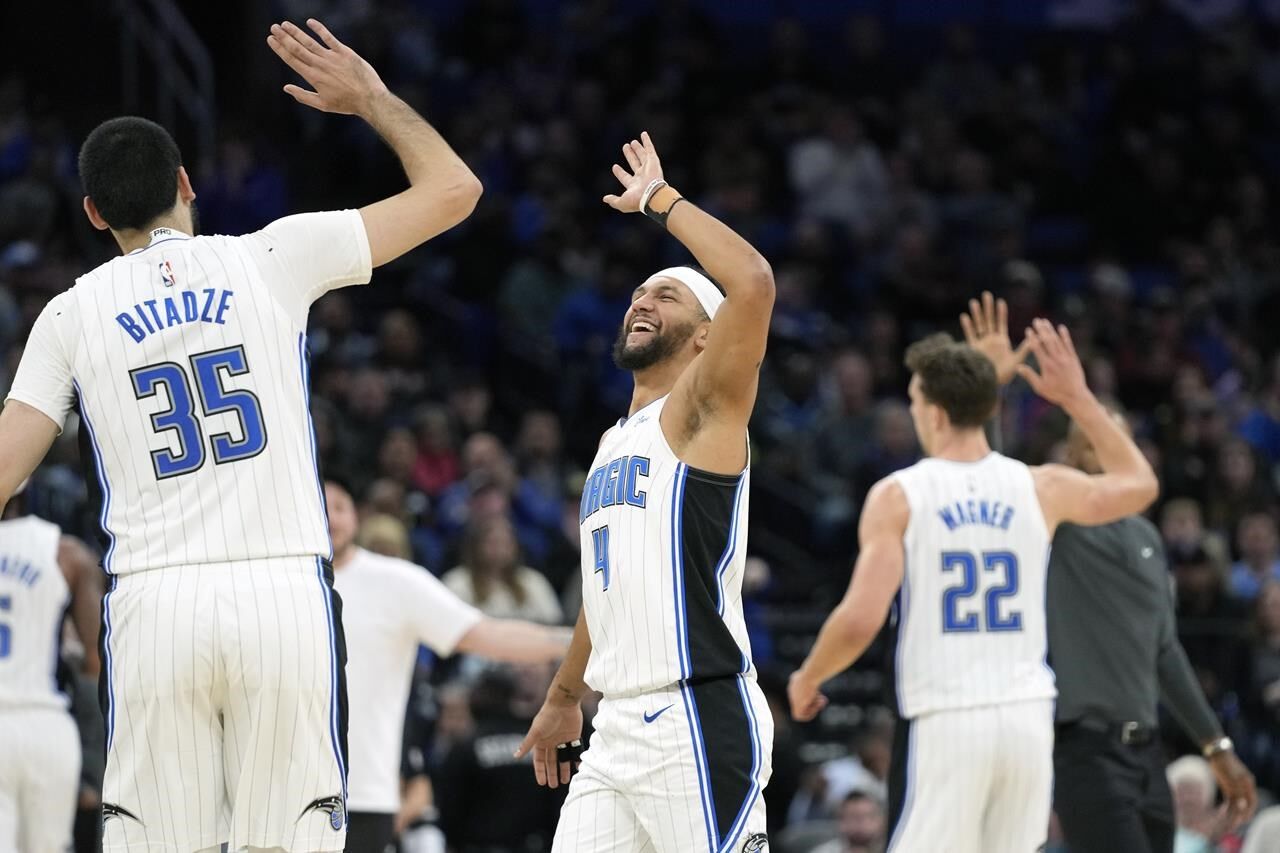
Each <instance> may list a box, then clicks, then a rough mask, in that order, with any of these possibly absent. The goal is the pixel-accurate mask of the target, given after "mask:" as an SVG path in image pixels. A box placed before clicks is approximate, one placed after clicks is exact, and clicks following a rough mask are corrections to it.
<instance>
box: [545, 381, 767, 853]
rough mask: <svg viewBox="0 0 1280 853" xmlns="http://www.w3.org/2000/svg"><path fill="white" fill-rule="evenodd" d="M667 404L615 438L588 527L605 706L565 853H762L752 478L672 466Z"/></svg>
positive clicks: (600, 472) (586, 588) (596, 470)
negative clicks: (752, 622) (749, 578)
mask: <svg viewBox="0 0 1280 853" xmlns="http://www.w3.org/2000/svg"><path fill="white" fill-rule="evenodd" d="M665 402H666V398H665V397H664V398H661V399H659V400H656V401H654V402H653V403H651V404H649V405H648V406H646V407H645V408H643V409H641V410H640V411H638V412H636V413H635V414H634V415H633V416H631V417H630V418H626V419H624V420H622V421H620V422H619V423H618V426H616V427H614V428H613V429H611V430H609V431H608V432H607V433H605V436H604V438H603V439H602V440H601V442H600V448H599V450H598V451H597V453H596V458H595V461H594V462H593V463H592V472H591V475H590V476H589V477H588V478H587V482H586V485H585V487H584V489H583V495H582V503H581V507H580V513H579V522H580V534H581V540H582V583H583V594H582V597H583V608H584V610H585V613H586V620H587V626H588V629H589V631H590V635H591V657H590V659H589V661H588V664H587V670H586V681H587V684H588V685H589V686H590V687H592V688H593V689H595V690H598V691H600V692H601V693H603V694H604V699H603V701H602V702H601V704H600V711H599V713H598V715H597V716H596V719H595V732H594V735H593V737H592V740H591V743H590V747H589V749H588V750H587V751H586V753H585V754H584V756H583V761H582V768H581V770H580V772H579V773H578V774H577V775H576V776H575V777H574V779H573V782H572V784H571V785H570V789H569V796H568V799H567V800H566V802H565V806H564V811H563V812H562V815H561V819H560V823H559V826H558V828H557V832H556V840H555V845H554V848H553V849H554V850H555V851H564V853H568V851H582V850H591V851H617V852H618V853H621V851H642V850H643V851H673V853H674V851H680V853H688V851H721V850H733V851H738V850H742V849H747V850H762V849H765V848H764V845H765V843H766V841H765V836H764V832H765V812H764V800H763V799H762V797H761V792H762V790H763V788H764V785H765V784H766V783H767V782H768V779H769V774H770V771H771V766H772V764H771V755H770V749H771V746H772V743H773V727H772V718H771V717H770V714H769V710H768V707H767V705H766V703H765V700H764V696H763V694H762V693H761V692H760V689H759V687H758V686H757V684H756V680H755V669H754V667H753V666H752V664H751V649H750V646H749V644H748V640H747V629H746V622H745V620H744V618H743V612H742V573H743V567H744V565H745V562H746V554H747V539H746V533H747V504H748V499H749V494H750V471H749V469H748V470H744V471H743V472H742V474H741V475H739V476H737V477H726V476H721V475H716V474H710V473H707V472H702V471H698V470H696V469H692V468H690V467H689V466H688V465H686V464H684V463H683V462H681V461H680V460H679V459H678V458H677V457H676V455H675V453H674V452H672V450H671V447H670V446H669V445H668V444H667V441H666V438H665V436H664V435H663V433H662V427H661V425H660V417H661V414H662V408H663V406H664V404H665Z"/></svg>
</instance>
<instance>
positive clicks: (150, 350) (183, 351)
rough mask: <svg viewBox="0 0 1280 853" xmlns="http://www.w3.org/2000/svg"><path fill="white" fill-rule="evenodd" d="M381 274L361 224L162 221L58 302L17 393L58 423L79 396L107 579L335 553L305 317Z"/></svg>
mask: <svg viewBox="0 0 1280 853" xmlns="http://www.w3.org/2000/svg"><path fill="white" fill-rule="evenodd" d="M370 274H371V265H370V256H369V244H368V238H367V236H366V234H365V230H364V224H363V221H362V220H361V218H360V214H359V213H358V212H356V211H353V210H345V211H334V212H326V213H310V214H301V215H298V216H290V217H286V218H284V219H281V220H278V221H276V222H273V223H272V224H271V225H268V226H267V227H266V228H264V229H263V230H262V231H258V232H256V233H253V234H247V235H245V236H242V237H222V236H212V237H194V238H193V237H187V236H186V235H183V234H178V233H176V232H173V231H170V230H169V229H165V228H160V229H156V231H154V232H152V241H151V244H150V245H149V246H147V247H146V248H143V249H139V250H137V251H134V252H132V253H130V254H128V255H125V256H123V257H118V258H115V259H113V260H111V261H108V262H107V263H105V264H103V265H102V266H100V267H98V268H97V269H95V270H93V271H92V272H90V273H88V274H86V275H84V276H82V277H81V278H80V279H79V280H77V282H76V284H75V286H74V287H72V288H71V289H70V290H68V291H66V292H65V293H62V294H60V295H58V296H56V297H54V298H53V299H52V300H51V301H50V302H49V304H48V305H47V306H46V307H45V309H44V311H43V313H42V314H41V315H40V317H39V319H38V320H37V321H36V324H35V327H34V328H33V329H32V332H31V337H30V339H29V340H28V343H27V347H26V350H25V351H24V352H23V356H22V361H21V363H20V365H19V367H18V372H17V375H16V377H15V378H14V382H13V387H12V389H11V390H10V392H9V398H10V399H14V400H20V401H22V402H24V403H27V404H29V405H31V406H34V407H35V408H37V409H39V410H40V411H42V412H44V413H45V414H47V415H48V416H49V417H50V418H52V419H53V420H54V421H55V422H57V423H58V424H59V425H61V424H62V423H63V421H64V419H65V418H66V416H67V414H68V412H69V410H70V409H71V407H72V405H73V404H77V403H78V406H79V411H80V415H81V446H82V450H84V451H86V452H84V454H83V457H84V458H85V459H86V460H87V459H92V463H93V471H92V472H90V473H89V474H88V480H89V482H90V485H91V487H92V486H94V485H96V486H97V487H98V488H99V489H100V490H101V492H102V495H101V497H102V507H101V514H100V521H101V524H102V527H103V530H104V532H105V534H106V554H105V556H104V558H103V563H104V566H105V567H106V569H107V571H108V572H111V573H113V574H124V573H128V572H135V571H140V570H143V569H152V568H159V567H163V566H173V565H190V564H196V563H214V562H228V561H235V560H246V559H254V558H264V557H284V556H305V555H322V556H328V555H329V550H330V545H329V536H328V531H327V528H326V525H325V517H324V506H323V498H322V495H321V492H320V488H319V480H318V477H317V473H316V465H315V450H314V439H313V436H312V432H311V417H310V412H309V411H308V402H307V365H306V338H305V332H306V322H307V312H308V310H309V308H310V306H311V303H312V302H313V301H315V300H316V299H317V298H319V297H320V296H321V295H323V294H324V293H325V292H327V291H328V290H331V289H333V288H336V287H344V286H346V285H349V284H357V283H364V282H367V281H368V280H369V277H370Z"/></svg>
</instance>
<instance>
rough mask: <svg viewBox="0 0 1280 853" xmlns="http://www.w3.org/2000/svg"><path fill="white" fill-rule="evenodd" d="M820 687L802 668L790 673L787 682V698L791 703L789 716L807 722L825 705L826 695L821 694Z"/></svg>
mask: <svg viewBox="0 0 1280 853" xmlns="http://www.w3.org/2000/svg"><path fill="white" fill-rule="evenodd" d="M820 687H821V685H820V684H818V683H817V682H816V681H814V680H813V679H811V678H810V677H809V676H807V675H806V674H805V672H804V670H802V669H797V670H796V671H795V672H793V673H791V679H790V680H789V681H788V682H787V699H788V700H789V701H790V703H791V716H792V717H793V718H794V719H796V720H799V721H800V722H802V723H807V722H808V721H809V720H812V719H813V718H814V717H816V716H818V713H819V712H820V711H821V710H822V709H823V708H825V707H827V697H826V696H823V695H822V691H821V690H819V688H820Z"/></svg>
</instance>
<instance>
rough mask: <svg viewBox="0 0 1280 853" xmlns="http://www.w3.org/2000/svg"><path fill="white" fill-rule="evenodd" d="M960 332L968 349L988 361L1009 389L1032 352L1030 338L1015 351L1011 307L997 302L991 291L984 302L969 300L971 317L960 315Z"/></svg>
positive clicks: (984, 294) (998, 377)
mask: <svg viewBox="0 0 1280 853" xmlns="http://www.w3.org/2000/svg"><path fill="white" fill-rule="evenodd" d="M960 328H962V329H963V330H964V339H965V342H966V343H968V344H969V346H971V347H973V348H974V349H976V350H977V351H978V352H980V353H982V354H983V355H985V356H986V357H987V359H988V360H989V361H990V362H991V363H992V364H993V365H994V366H995V369H996V379H997V380H998V381H999V382H1000V384H1001V385H1007V384H1009V382H1011V381H1012V380H1013V377H1014V376H1016V375H1017V373H1018V365H1019V364H1022V362H1023V361H1024V360H1025V359H1026V357H1027V353H1028V352H1030V351H1031V338H1030V336H1027V337H1024V338H1023V339H1022V343H1021V344H1019V345H1018V348H1017V349H1016V350H1015V349H1014V348H1013V345H1012V344H1011V343H1010V342H1009V305H1008V303H1006V302H1005V301H1004V300H1003V299H996V298H995V297H993V296H992V295H991V291H989V290H987V291H983V293H982V302H981V303H979V302H978V300H977V299H970V300H969V313H968V314H961V315H960Z"/></svg>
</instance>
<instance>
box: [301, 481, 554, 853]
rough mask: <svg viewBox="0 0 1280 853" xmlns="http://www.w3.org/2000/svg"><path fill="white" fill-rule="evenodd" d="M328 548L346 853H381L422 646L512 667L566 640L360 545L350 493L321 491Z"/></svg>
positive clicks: (396, 807)
mask: <svg viewBox="0 0 1280 853" xmlns="http://www.w3.org/2000/svg"><path fill="white" fill-rule="evenodd" d="M324 496H325V505H326V506H327V507H328V510H329V535H330V537H331V538H332V539H333V568H334V588H335V589H336V590H337V591H338V593H339V594H340V595H341V596H342V603H343V607H342V623H343V627H344V628H345V630H346V635H347V653H348V654H347V657H348V660H349V662H350V665H349V667H348V673H347V678H348V682H347V684H348V686H349V688H350V691H351V783H350V786H349V794H348V805H349V807H350V809H351V827H350V830H349V831H348V833H347V850H348V851H349V853H382V851H383V850H384V849H385V848H386V846H387V845H388V844H390V843H391V840H392V837H393V836H394V835H395V834H396V829H397V828H396V826H395V822H396V815H397V813H398V812H399V811H400V752H401V750H400V741H401V737H402V735H403V733H404V716H405V707H406V703H407V702H408V700H409V687H410V682H411V680H412V675H413V665H414V660H415V659H416V658H417V654H418V644H419V643H421V644H423V645H425V646H426V647H427V648H429V649H431V650H432V651H433V652H435V653H436V654H438V655H440V656H441V657H448V656H449V655H451V654H453V653H454V652H461V653H464V654H471V655H479V656H481V657H487V658H491V659H493V660H501V661H510V662H514V663H545V662H547V661H556V660H559V659H560V658H561V657H563V656H564V652H565V649H567V648H568V647H569V630H568V629H567V628H553V627H548V626H546V625H535V624H533V623H532V622H521V621H517V620H514V619H493V618H490V617H488V616H485V615H484V614H483V613H481V612H480V611H479V610H476V609H475V608H474V607H472V606H471V605H470V604H467V603H466V602H464V601H462V600H461V599H459V598H458V597H457V596H456V595H454V594H453V593H452V592H450V591H449V590H448V589H446V588H445V586H444V584H442V583H441V582H440V581H438V580H436V578H435V576H434V575H432V574H431V573H430V572H429V571H427V570H426V569H424V568H422V567H421V566H415V565H414V564H413V563H410V562H407V561H405V560H397V559H395V558H394V557H384V556H382V555H380V554H375V553H373V552H372V551H367V550H365V549H364V548H361V547H359V546H357V545H356V543H355V537H356V527H357V525H358V519H357V518H356V507H355V503H354V502H353V501H352V499H351V493H350V492H348V491H347V490H346V489H345V488H344V487H343V486H341V485H340V484H338V483H336V482H334V481H332V480H329V481H326V482H325V486H324ZM416 816H417V815H413V817H416Z"/></svg>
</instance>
